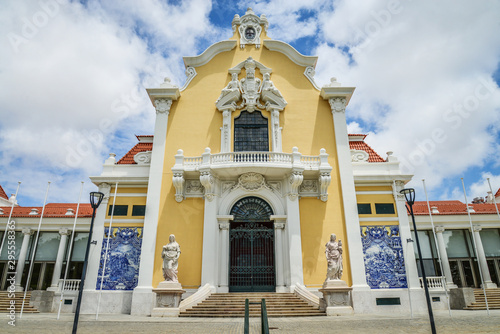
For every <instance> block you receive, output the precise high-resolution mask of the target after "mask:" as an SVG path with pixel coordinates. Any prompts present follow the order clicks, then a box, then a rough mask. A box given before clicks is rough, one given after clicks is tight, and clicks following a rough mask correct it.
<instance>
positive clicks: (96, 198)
mask: <svg viewBox="0 0 500 334" xmlns="http://www.w3.org/2000/svg"><path fill="white" fill-rule="evenodd" d="M103 198H104V194H103V193H101V192H96V191H93V192H91V193H90V205H91V206H92V220H91V221H90V231H89V240H88V241H87V250H86V251H85V260H84V261H83V272H82V280H81V281H80V289H79V291H78V301H77V302H76V311H75V320H74V321H73V332H72V333H73V334H76V330H77V328H78V318H79V317H80V306H81V304H82V294H83V286H84V285H85V275H86V273H87V262H88V260H89V250H90V243H91V240H92V230H93V229H94V218H95V210H96V209H97V208H98V207H99V205H100V204H101V202H102V199H103Z"/></svg>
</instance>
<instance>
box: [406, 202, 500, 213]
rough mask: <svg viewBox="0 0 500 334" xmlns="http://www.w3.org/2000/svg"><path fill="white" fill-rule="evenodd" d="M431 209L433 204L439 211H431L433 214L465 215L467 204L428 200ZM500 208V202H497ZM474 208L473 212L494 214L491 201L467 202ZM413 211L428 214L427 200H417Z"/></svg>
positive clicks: (493, 205) (493, 206)
mask: <svg viewBox="0 0 500 334" xmlns="http://www.w3.org/2000/svg"><path fill="white" fill-rule="evenodd" d="M429 204H430V206H431V209H432V207H433V206H435V207H437V209H438V211H439V213H433V215H466V214H467V206H466V205H465V204H464V203H462V202H460V201H429ZM497 205H498V208H499V209H500V204H497ZM469 206H472V207H473V208H474V211H475V212H471V214H472V215H474V214H496V213H497V211H496V210H495V204H493V203H480V204H469ZM413 213H414V214H415V215H421V216H422V215H428V214H429V210H428V209H427V202H425V201H417V202H415V204H414V205H413Z"/></svg>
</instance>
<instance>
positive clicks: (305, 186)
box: [299, 180, 318, 194]
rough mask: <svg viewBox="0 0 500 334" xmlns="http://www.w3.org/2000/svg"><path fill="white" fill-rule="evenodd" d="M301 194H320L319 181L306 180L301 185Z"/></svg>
mask: <svg viewBox="0 0 500 334" xmlns="http://www.w3.org/2000/svg"><path fill="white" fill-rule="evenodd" d="M299 189H300V193H301V194H302V193H306V194H312V193H317V192H318V181H316V180H304V181H303V182H302V184H301V185H300V188H299Z"/></svg>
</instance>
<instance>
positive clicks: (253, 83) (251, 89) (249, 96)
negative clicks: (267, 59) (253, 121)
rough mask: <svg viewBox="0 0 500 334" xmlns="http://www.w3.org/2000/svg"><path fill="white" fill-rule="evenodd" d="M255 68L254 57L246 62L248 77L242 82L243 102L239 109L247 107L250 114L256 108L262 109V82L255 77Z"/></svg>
mask: <svg viewBox="0 0 500 334" xmlns="http://www.w3.org/2000/svg"><path fill="white" fill-rule="evenodd" d="M255 67H256V65H255V61H254V60H253V59H252V57H249V58H248V59H247V61H246V62H245V71H246V77H245V78H243V79H241V81H240V89H241V94H242V98H243V102H242V103H241V104H240V105H239V106H238V108H240V109H241V108H243V107H245V106H246V109H247V110H248V111H249V112H252V111H254V110H255V109H256V107H262V106H260V103H259V98H260V89H261V81H260V79H259V78H256V77H255Z"/></svg>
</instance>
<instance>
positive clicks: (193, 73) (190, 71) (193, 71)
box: [179, 66, 198, 92]
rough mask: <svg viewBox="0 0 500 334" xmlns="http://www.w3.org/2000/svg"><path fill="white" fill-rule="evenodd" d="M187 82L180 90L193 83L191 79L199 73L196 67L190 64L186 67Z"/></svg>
mask: <svg viewBox="0 0 500 334" xmlns="http://www.w3.org/2000/svg"><path fill="white" fill-rule="evenodd" d="M185 73H186V82H185V83H184V85H182V87H181V89H179V91H181V92H182V91H183V90H185V89H186V88H187V86H189V84H190V83H191V81H192V80H193V79H194V77H195V76H197V75H198V73H197V72H196V69H195V68H194V67H191V66H188V67H187V68H186V71H185Z"/></svg>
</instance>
